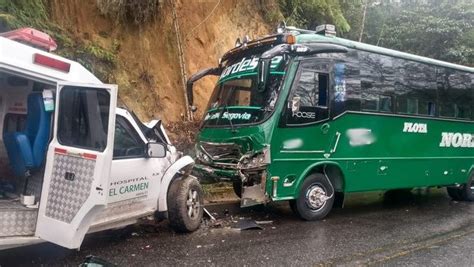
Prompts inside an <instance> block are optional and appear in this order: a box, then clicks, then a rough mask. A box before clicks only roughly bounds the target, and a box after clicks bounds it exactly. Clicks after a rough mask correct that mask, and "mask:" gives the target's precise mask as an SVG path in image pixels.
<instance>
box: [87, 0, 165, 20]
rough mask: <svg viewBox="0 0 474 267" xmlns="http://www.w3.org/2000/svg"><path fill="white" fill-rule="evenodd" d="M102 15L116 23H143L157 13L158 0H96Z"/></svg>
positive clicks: (152, 18) (154, 16) (153, 17)
mask: <svg viewBox="0 0 474 267" xmlns="http://www.w3.org/2000/svg"><path fill="white" fill-rule="evenodd" d="M96 1H97V7H98V8H99V10H100V11H101V13H102V14H103V15H106V16H108V17H110V18H112V19H115V20H116V22H117V23H124V24H129V23H131V24H134V25H143V24H146V23H148V22H151V21H153V20H154V19H155V18H156V17H157V16H158V14H159V7H160V2H162V1H160V0H96Z"/></svg>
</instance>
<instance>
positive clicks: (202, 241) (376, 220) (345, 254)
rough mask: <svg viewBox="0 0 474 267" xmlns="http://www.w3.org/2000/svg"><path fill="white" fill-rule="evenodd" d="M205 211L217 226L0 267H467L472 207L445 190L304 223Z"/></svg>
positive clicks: (361, 200)
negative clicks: (252, 226)
mask: <svg viewBox="0 0 474 267" xmlns="http://www.w3.org/2000/svg"><path fill="white" fill-rule="evenodd" d="M225 208H227V209H229V213H228V215H224V213H223V207H222V206H220V207H214V208H211V209H212V210H214V211H215V212H217V216H218V217H220V218H223V220H221V221H220V222H221V223H222V225H221V226H217V227H212V226H211V225H209V224H204V225H203V226H202V227H201V229H200V230H198V231H197V232H195V233H192V234H175V233H174V232H173V231H172V230H170V229H169V228H168V226H167V224H166V222H162V223H160V224H158V225H151V224H145V225H142V226H134V227H130V228H128V229H127V230H121V231H111V232H110V231H109V232H104V233H100V234H95V235H91V236H88V237H87V238H86V240H85V243H84V245H83V247H82V249H81V251H71V250H66V249H62V248H60V247H58V246H55V245H52V244H40V245H35V246H31V247H25V248H17V249H11V250H6V251H1V252H0V265H1V266H18V265H58V266H63V265H69V266H77V265H78V264H79V263H80V262H81V261H82V260H83V259H84V258H85V256H87V255H89V254H93V255H96V256H100V257H102V258H104V259H107V260H108V261H110V262H112V263H115V264H118V265H120V266H156V265H166V266H170V265H171V266H176V265H179V266H182V265H210V266H212V265H214V266H222V265H234V266H242V265H248V266H256V265H258V266H259V265H273V266H275V265H276V266H282V265H285V266H287V265H305V266H308V265H312V266H314V265H348V266H354V265H379V266H420V265H421V266H448V265H449V266H473V265H474V256H473V255H472V248H473V247H474V203H463V202H454V201H451V200H450V199H449V197H448V196H447V195H446V194H445V193H444V190H432V191H430V192H428V193H427V192H417V191H414V192H412V193H400V194H395V195H394V196H385V197H384V195H383V194H382V193H370V194H363V195H362V194H357V195H353V196H351V197H350V198H349V199H348V200H347V201H346V206H345V208H344V209H336V210H334V211H333V212H332V213H331V214H330V215H329V216H328V217H327V219H325V220H323V221H317V222H304V221H301V220H299V219H298V218H296V217H295V216H294V215H293V214H292V213H291V211H290V209H289V208H288V206H287V205H286V203H281V204H278V205H277V204H274V205H270V206H269V207H267V208H261V209H260V210H258V209H257V210H243V211H242V210H239V209H237V205H236V204H229V205H228V206H225ZM244 217H245V218H252V219H256V220H267V221H268V220H271V221H273V222H272V223H270V224H264V225H262V226H263V228H264V229H263V230H247V231H239V230H235V229H233V228H231V225H232V223H233V222H232V221H236V220H239V219H240V218H244Z"/></svg>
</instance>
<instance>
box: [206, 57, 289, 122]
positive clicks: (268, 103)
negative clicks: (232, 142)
mask: <svg viewBox="0 0 474 267" xmlns="http://www.w3.org/2000/svg"><path fill="white" fill-rule="evenodd" d="M257 59H258V58H257ZM250 60H251V59H249V61H250ZM277 60H278V64H274V63H273V61H272V64H273V65H272V67H273V68H271V71H270V75H269V76H268V79H267V82H266V88H265V89H264V90H259V88H258V81H257V72H256V68H254V69H253V71H252V72H247V73H239V72H238V71H237V72H236V74H238V75H235V74H229V75H226V76H225V77H224V75H221V78H220V79H219V81H218V82H217V85H216V87H215V88H214V92H213V94H212V96H211V99H210V102H209V107H208V111H207V113H206V114H205V117H204V119H203V126H204V127H207V126H232V125H241V124H249V123H258V122H261V121H263V120H265V119H266V118H268V116H269V115H270V114H272V112H273V109H274V108H275V104H276V102H277V99H278V96H279V94H280V86H281V83H282V80H283V77H284V74H285V72H284V69H283V68H284V66H282V65H285V64H280V63H281V62H282V61H283V60H282V58H279V59H277ZM254 61H255V60H254ZM241 62H245V58H244V59H242V60H241V61H239V63H241ZM275 62H276V60H275ZM234 65H235V64H234ZM234 65H231V66H230V67H233V66H234ZM250 66H251V65H250ZM240 69H242V68H240ZM278 69H279V70H278ZM224 73H225V72H224ZM228 73H230V71H229V72H228ZM228 73H227V74H228Z"/></svg>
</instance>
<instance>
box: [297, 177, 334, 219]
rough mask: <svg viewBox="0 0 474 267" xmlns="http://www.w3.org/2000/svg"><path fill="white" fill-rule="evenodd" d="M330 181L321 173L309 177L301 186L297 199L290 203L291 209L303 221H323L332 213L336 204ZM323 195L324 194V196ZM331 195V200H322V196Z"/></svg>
mask: <svg viewBox="0 0 474 267" xmlns="http://www.w3.org/2000/svg"><path fill="white" fill-rule="evenodd" d="M331 187H332V185H331V184H330V183H329V181H328V179H326V177H324V175H323V174H321V173H315V174H311V175H310V176H308V177H307V178H306V179H305V180H304V182H303V185H302V186H301V191H300V194H299V196H298V198H297V199H295V200H294V202H293V201H290V207H291V206H293V207H291V208H292V210H294V211H295V213H296V214H297V215H298V216H299V217H300V218H301V219H303V220H306V221H316V220H321V219H323V218H324V217H326V215H328V213H329V212H330V211H331V209H332V206H333V204H334V198H335V194H334V193H333V194H331V193H330V192H334V189H333V188H331ZM322 193H323V194H322ZM324 194H325V195H326V196H327V195H328V194H331V195H330V198H328V199H326V200H321V196H324ZM292 202H293V204H292Z"/></svg>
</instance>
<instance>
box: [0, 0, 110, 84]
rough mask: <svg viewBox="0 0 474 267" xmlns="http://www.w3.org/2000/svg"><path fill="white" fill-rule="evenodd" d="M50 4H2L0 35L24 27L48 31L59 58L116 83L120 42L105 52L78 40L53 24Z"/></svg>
mask: <svg viewBox="0 0 474 267" xmlns="http://www.w3.org/2000/svg"><path fill="white" fill-rule="evenodd" d="M47 4H48V2H47V0H15V1H12V0H0V31H7V30H13V29H17V28H22V27H33V28H36V29H38V30H41V31H44V32H46V33H48V34H50V35H51V36H52V37H53V39H55V40H56V42H57V43H58V47H59V49H58V51H56V53H57V54H59V55H61V56H64V57H66V58H70V59H72V60H76V61H78V62H79V63H81V64H82V65H83V66H85V67H86V68H87V69H89V70H90V71H92V72H93V73H94V74H95V75H97V76H98V77H99V78H100V79H101V80H103V81H108V82H111V81H113V70H114V69H115V67H116V64H117V51H118V49H119V45H118V42H117V41H114V42H113V44H112V48H111V49H105V48H103V47H101V46H100V45H98V44H95V43H83V42H81V41H78V40H74V39H73V38H72V37H71V36H70V35H69V34H68V33H67V32H66V31H65V30H64V29H62V28H61V27H59V26H58V25H56V24H54V23H52V22H51V20H50V18H49V14H48V5H47ZM73 40H74V41H73Z"/></svg>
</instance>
